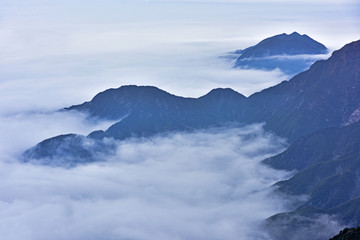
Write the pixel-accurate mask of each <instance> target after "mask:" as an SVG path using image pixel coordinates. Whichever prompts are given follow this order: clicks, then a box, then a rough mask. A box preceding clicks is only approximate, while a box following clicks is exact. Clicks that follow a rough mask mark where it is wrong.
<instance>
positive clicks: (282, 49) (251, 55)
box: [235, 32, 328, 75]
mask: <svg viewBox="0 0 360 240" xmlns="http://www.w3.org/2000/svg"><path fill="white" fill-rule="evenodd" d="M327 52H328V50H327V48H326V47H325V46H324V45H323V44H321V43H319V42H317V41H315V40H313V39H312V38H310V37H309V36H307V35H305V34H304V35H300V34H299V33H297V32H293V33H292V34H289V35H287V34H285V33H283V34H280V35H276V36H273V37H270V38H267V39H264V40H263V41H261V42H259V43H258V44H256V45H255V46H252V47H249V48H246V49H244V50H240V51H239V50H238V51H236V53H238V54H240V56H239V57H238V58H237V60H236V63H235V67H238V68H245V69H248V68H249V69H264V70H274V69H276V68H279V69H280V70H282V71H283V72H284V73H286V74H289V75H294V74H297V73H299V72H302V71H304V70H306V69H308V68H309V67H310V65H311V64H312V63H313V62H314V60H312V59H309V58H308V59H305V58H301V57H297V58H294V57H293V58H291V56H297V55H305V54H306V55H316V54H326V53H327Z"/></svg>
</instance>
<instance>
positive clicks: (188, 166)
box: [0, 124, 289, 240]
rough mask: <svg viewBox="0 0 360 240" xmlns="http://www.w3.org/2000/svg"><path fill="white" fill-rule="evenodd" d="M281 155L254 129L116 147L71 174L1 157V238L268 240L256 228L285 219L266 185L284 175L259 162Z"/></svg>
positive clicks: (279, 144) (271, 139)
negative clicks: (100, 159) (267, 221)
mask: <svg viewBox="0 0 360 240" xmlns="http://www.w3.org/2000/svg"><path fill="white" fill-rule="evenodd" d="M34 130H35V129H34ZM30 132H35V131H31V130H30ZM1 140H2V141H5V139H4V137H3V139H1ZM19 144H20V145H21V140H20V141H19ZM285 145H286V144H285V142H284V140H282V139H279V138H277V137H276V136H273V135H271V134H269V133H265V132H264V131H263V129H262V125H260V124H258V125H251V126H245V127H242V128H220V129H212V130H206V131H198V132H194V133H186V134H182V133H173V134H169V135H166V136H158V137H153V138H150V139H133V140H128V141H123V142H118V148H117V151H116V154H115V155H112V156H108V157H107V161H106V162H101V163H94V164H89V165H80V166H77V167H75V168H70V169H66V168H61V167H46V166H41V165H34V164H23V163H19V162H17V160H16V159H15V157H12V156H11V155H10V154H7V155H4V154H2V156H3V157H2V161H1V162H0V165H1V166H0V182H1V184H0V191H1V193H2V194H1V196H0V232H1V234H2V238H4V239H7V240H22V239H34V240H35V239H36V240H48V239H52V240H57V239H67V240H71V239H74V240H75V239H76V240H78V239H87V240H91V239H149V240H152V239H159V240H161V239H164V240H169V239H207V240H208V239H267V236H266V234H265V233H264V232H263V231H262V230H261V229H260V228H259V226H260V224H261V222H262V220H264V219H265V218H267V217H269V216H271V215H273V214H275V213H278V212H281V211H284V210H286V209H284V200H283V199H281V198H280V197H278V196H276V195H274V194H272V193H271V185H272V184H273V183H275V182H276V181H279V180H282V179H284V178H286V177H288V175H289V174H288V173H286V172H282V171H276V170H272V169H269V168H267V167H266V166H264V165H262V164H260V161H261V160H262V159H264V158H266V157H268V156H270V155H273V154H276V153H278V152H279V151H281V150H283V149H284V147H285ZM14 152H15V151H14ZM4 156H6V157H4Z"/></svg>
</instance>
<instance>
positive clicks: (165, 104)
mask: <svg viewBox="0 0 360 240" xmlns="http://www.w3.org/2000/svg"><path fill="white" fill-rule="evenodd" d="M315 47H316V46H315ZM250 50H251V49H250ZM250 50H249V51H250ZM244 54H245V52H244ZM63 111H80V112H86V113H87V114H88V115H89V117H90V118H95V119H110V120H114V121H116V123H115V124H113V125H112V126H111V127H110V128H108V129H107V130H105V131H95V132H92V133H90V134H89V135H88V136H80V135H76V134H68V135H60V136H56V137H53V138H50V139H47V140H44V141H43V142H41V143H39V144H37V145H36V146H34V147H33V148H31V149H29V150H27V151H26V152H25V153H24V161H38V162H40V163H42V164H49V165H61V166H73V165H76V164H80V163H87V162H92V161H98V160H99V159H101V157H100V156H101V154H104V153H111V151H113V150H114V146H112V145H111V144H108V143H107V139H109V138H113V139H117V140H124V139H128V138H133V137H149V136H153V135H156V134H164V133H168V132H173V131H193V130H196V129H204V128H210V127H219V126H228V125H242V124H250V123H256V122H264V123H265V128H266V130H268V131H272V132H274V133H276V134H277V135H279V136H281V137H284V138H286V139H288V141H289V143H290V144H291V145H290V147H289V148H288V149H287V150H286V151H285V152H283V153H281V154H279V155H277V156H274V157H272V158H269V159H266V160H264V163H265V164H268V165H270V166H272V167H274V168H277V169H285V170H290V171H295V174H294V176H293V177H292V178H290V179H289V180H287V181H283V182H279V183H277V184H276V186H277V191H278V192H279V193H282V194H288V195H293V196H299V195H306V196H307V199H306V200H304V201H300V202H299V204H298V205H297V206H296V208H295V209H294V211H292V212H289V213H282V214H278V215H275V216H273V217H271V218H270V219H268V221H267V225H268V227H269V229H270V232H271V229H274V226H276V227H277V228H276V231H273V232H272V234H273V236H274V237H275V238H276V239H293V238H291V237H289V236H288V235H284V233H289V232H294V234H295V233H296V231H295V230H296V229H297V230H299V229H301V227H304V228H305V227H308V226H310V225H311V224H313V220H314V219H315V218H316V216H318V215H326V216H333V217H334V218H335V219H336V220H337V221H340V223H341V224H345V225H356V224H360V210H359V209H360V207H359V206H360V137H359V136H360V135H359V133H360V122H359V120H360V40H359V41H355V42H352V43H349V44H347V45H345V46H344V47H343V48H341V49H340V50H338V51H335V52H334V53H333V54H332V56H331V57H330V58H329V59H327V60H321V61H318V62H316V63H314V64H313V65H312V66H311V67H310V68H309V69H308V70H306V71H304V72H302V73H300V74H298V75H296V76H295V77H293V78H292V79H291V80H289V81H284V82H282V83H280V84H278V85H276V86H273V87H271V88H268V89H265V90H263V91H261V92H258V93H255V94H253V95H251V96H250V97H245V96H243V95H241V94H240V93H238V92H236V91H234V90H232V89H214V90H212V91H211V92H209V93H208V94H206V95H205V96H202V97H200V98H183V97H179V96H174V95H172V94H169V93H167V92H165V91H162V90H160V89H158V88H155V87H149V86H140V87H139V86H123V87H120V88H117V89H109V90H106V91H104V92H101V93H99V94H97V95H96V96H95V97H94V98H93V99H92V100H91V101H89V102H85V103H83V104H80V105H74V106H71V107H68V108H65V109H63ZM299 219H301V221H299ZM279 225H281V226H282V227H281V229H280V230H279V227H278V226H279ZM294 229H295V230H294ZM282 236H287V238H282ZM309 239H310V238H309Z"/></svg>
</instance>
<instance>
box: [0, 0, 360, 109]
mask: <svg viewBox="0 0 360 240" xmlns="http://www.w3.org/2000/svg"><path fill="white" fill-rule="evenodd" d="M359 6H360V4H359V3H357V2H356V1H335V0H333V1H316V3H313V2H312V1H308V0H305V1H300V0H296V1H280V0H277V1H270V0H267V1H251V2H249V1H237V0H230V1H215V0H214V1H213V0H211V1H202V0H197V1H186V0H185V1H184V0H183V1H175V0H148V1H145V0H131V1H127V0H125V1H124V0H122V1H118V0H116V1H115V0H104V1H99V0H90V1H89V0H86V1H85V0H77V1H70V0H63V1H53V0H52V1H50V0H41V1H40V0H27V1H23V0H11V1H10V0H0V47H1V53H0V96H1V98H0V104H2V105H3V106H7V107H6V108H10V111H22V110H31V109H32V108H35V109H54V108H59V107H63V106H67V105H71V104H76V103H80V102H83V101H85V100H89V99H90V98H91V97H92V96H93V95H95V94H96V93H97V92H99V91H102V90H104V89H106V88H109V87H119V86H121V85H125V84H137V85H155V86H157V87H159V88H162V89H164V90H167V91H170V92H172V93H174V94H177V95H182V96H192V97H199V96H201V95H203V94H205V93H206V92H208V91H210V90H211V89H212V88H215V87H231V88H234V89H235V90H236V91H239V92H241V93H243V94H245V95H247V96H248V95H250V94H252V93H254V92H256V91H260V90H262V89H263V88H266V87H269V86H272V85H274V84H276V83H278V82H280V81H282V80H286V79H287V76H284V75H283V74H282V73H281V72H278V71H273V72H262V71H235V70H234V69H232V68H231V67H232V63H231V62H225V61H224V60H220V59H218V57H219V56H222V55H224V54H226V52H229V51H233V50H236V49H241V48H245V47H248V46H251V45H253V44H256V43H257V42H259V41H261V40H262V39H264V38H266V37H269V36H272V35H276V34H280V33H283V32H285V33H292V32H294V31H297V32H299V33H301V34H307V35H309V36H310V37H312V38H314V39H315V40H317V41H320V42H321V43H323V44H325V45H326V46H328V47H329V48H330V49H332V50H334V49H338V48H340V47H342V46H343V45H344V44H346V43H348V42H351V41H354V40H356V39H359V38H360V30H359V28H358V26H360V17H359V13H360V7H359ZM50 99H51V100H50ZM7 110H8V109H5V110H4V109H2V111H5V112H6V111H7Z"/></svg>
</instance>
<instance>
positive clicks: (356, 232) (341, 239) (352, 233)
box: [329, 227, 360, 240]
mask: <svg viewBox="0 0 360 240" xmlns="http://www.w3.org/2000/svg"><path fill="white" fill-rule="evenodd" d="M358 239H360V227H357V228H345V229H343V230H341V231H340V232H339V234H338V235H336V236H334V237H332V238H330V239H329V240H358Z"/></svg>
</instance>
